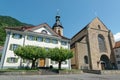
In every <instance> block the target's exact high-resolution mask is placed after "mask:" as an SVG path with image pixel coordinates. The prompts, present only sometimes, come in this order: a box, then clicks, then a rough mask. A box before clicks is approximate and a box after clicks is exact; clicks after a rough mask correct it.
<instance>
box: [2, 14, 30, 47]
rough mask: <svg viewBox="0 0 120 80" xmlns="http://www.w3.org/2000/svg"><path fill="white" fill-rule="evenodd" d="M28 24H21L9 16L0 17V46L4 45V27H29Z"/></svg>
mask: <svg viewBox="0 0 120 80" xmlns="http://www.w3.org/2000/svg"><path fill="white" fill-rule="evenodd" d="M29 25H30V24H26V23H22V22H20V21H18V20H17V19H15V18H12V17H10V16H0V46H3V45H4V42H5V38H6V32H5V27H18V26H29Z"/></svg>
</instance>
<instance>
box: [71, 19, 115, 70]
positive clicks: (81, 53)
mask: <svg viewBox="0 0 120 80" xmlns="http://www.w3.org/2000/svg"><path fill="white" fill-rule="evenodd" d="M114 44H115V42H114V38H113V34H112V33H111V31H110V30H109V29H108V28H107V27H106V26H105V25H104V24H103V23H102V22H101V21H100V19H99V18H95V19H94V20H93V21H92V22H90V23H89V24H88V25H86V26H85V27H84V28H83V29H82V30H81V31H80V32H78V33H77V34H76V35H75V36H73V37H72V39H71V50H73V52H74V57H73V59H72V61H71V62H72V67H73V68H77V69H92V70H101V69H112V68H113V66H115V59H114V54H113V51H112V49H113V47H114Z"/></svg>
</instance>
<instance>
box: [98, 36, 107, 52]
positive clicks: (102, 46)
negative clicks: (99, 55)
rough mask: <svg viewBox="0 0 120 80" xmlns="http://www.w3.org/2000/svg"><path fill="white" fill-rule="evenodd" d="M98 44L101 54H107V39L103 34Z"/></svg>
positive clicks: (99, 37)
mask: <svg viewBox="0 0 120 80" xmlns="http://www.w3.org/2000/svg"><path fill="white" fill-rule="evenodd" d="M98 43H99V50H100V52H106V45H105V39H104V37H103V35H101V34H99V35H98Z"/></svg>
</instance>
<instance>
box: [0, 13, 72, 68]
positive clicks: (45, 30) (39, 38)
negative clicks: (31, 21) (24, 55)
mask: <svg viewBox="0 0 120 80" xmlns="http://www.w3.org/2000/svg"><path fill="white" fill-rule="evenodd" d="M6 33H7V36H6V42H5V45H4V50H3V55H2V59H1V65H0V67H1V68H18V67H21V66H22V67H26V66H30V61H28V60H23V59H21V58H20V57H19V56H17V55H15V54H14V50H15V49H16V48H17V47H18V46H19V45H20V46H25V45H33V46H38V47H44V48H46V49H49V48H55V47H57V48H60V47H63V48H66V49H70V39H68V38H66V37H64V36H63V26H62V25H61V23H60V16H59V15H57V16H56V22H55V24H54V25H53V27H52V28H51V27H50V26H49V25H48V24H46V23H44V24H40V25H38V26H30V27H25V26H23V27H17V28H6ZM51 65H52V66H53V67H58V63H57V62H55V61H51V60H50V59H39V60H38V61H37V66H38V67H49V66H51ZM70 66H71V64H70V60H66V61H65V62H63V63H62V68H70Z"/></svg>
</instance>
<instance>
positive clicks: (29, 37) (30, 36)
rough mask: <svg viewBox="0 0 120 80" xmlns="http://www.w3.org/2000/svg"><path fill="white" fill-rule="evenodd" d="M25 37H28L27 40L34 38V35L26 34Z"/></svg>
mask: <svg viewBox="0 0 120 80" xmlns="http://www.w3.org/2000/svg"><path fill="white" fill-rule="evenodd" d="M27 39H28V40H35V37H34V36H32V35H28V36H27Z"/></svg>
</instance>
